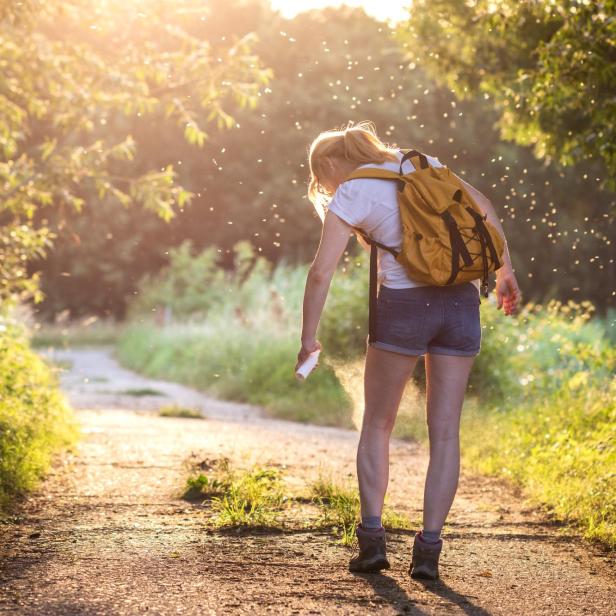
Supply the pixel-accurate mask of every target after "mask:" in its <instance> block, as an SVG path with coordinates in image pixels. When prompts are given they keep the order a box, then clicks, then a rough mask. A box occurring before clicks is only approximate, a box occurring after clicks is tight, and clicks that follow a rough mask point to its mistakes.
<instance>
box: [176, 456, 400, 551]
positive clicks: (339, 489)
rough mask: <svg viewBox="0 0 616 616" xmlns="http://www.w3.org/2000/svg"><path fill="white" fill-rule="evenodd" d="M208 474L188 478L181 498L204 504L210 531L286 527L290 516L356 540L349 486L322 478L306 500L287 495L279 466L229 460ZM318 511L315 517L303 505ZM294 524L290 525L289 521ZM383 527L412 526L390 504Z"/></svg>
mask: <svg viewBox="0 0 616 616" xmlns="http://www.w3.org/2000/svg"><path fill="white" fill-rule="evenodd" d="M206 468H207V469H208V470H209V471H210V473H209V474H204V473H203V472H199V473H198V474H196V475H194V476H191V477H189V478H188V479H187V481H186V485H185V487H184V492H183V495H182V497H183V498H184V499H186V500H189V501H198V502H201V503H202V504H205V505H207V506H208V509H209V511H210V513H211V517H210V520H209V522H210V524H211V525H212V526H213V527H214V528H235V527H268V528H280V529H282V528H284V527H285V526H287V525H288V524H289V518H290V517H291V518H292V520H293V522H295V523H296V521H297V520H300V524H302V525H303V526H302V527H304V528H306V527H313V528H327V529H329V530H331V531H332V532H333V534H334V535H335V536H336V537H338V540H339V542H340V543H341V544H342V545H351V544H352V543H353V542H354V540H355V528H356V526H357V523H358V521H359V512H360V505H359V493H358V491H357V489H356V488H354V487H352V486H351V485H349V484H344V485H343V484H340V483H336V482H334V481H332V479H331V478H326V477H324V476H323V475H322V474H321V475H319V477H318V478H317V479H316V480H315V481H314V482H312V483H310V484H309V485H308V492H307V494H308V496H305V495H303V494H289V493H287V492H286V485H285V481H284V476H283V474H282V472H281V471H280V469H278V468H268V467H262V466H258V465H255V466H253V467H252V468H250V469H247V470H237V469H233V468H232V466H231V464H230V461H229V459H228V458H219V459H217V460H215V461H214V462H208V464H207V465H204V470H205V469H206ZM306 502H307V503H308V504H309V505H311V506H313V507H316V510H317V512H316V515H315V516H314V519H313V516H312V515H311V511H308V512H307V511H306V510H305V509H303V508H302V507H301V505H304V504H306ZM293 522H292V523H293ZM383 524H384V525H385V526H387V527H388V528H390V529H394V528H399V529H400V528H404V529H408V528H410V527H411V523H410V521H409V519H408V518H407V517H406V516H404V515H403V514H400V513H398V512H396V511H394V510H393V509H391V508H390V507H389V506H387V505H386V506H385V509H384V512H383Z"/></svg>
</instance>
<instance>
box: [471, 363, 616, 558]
mask: <svg viewBox="0 0 616 616" xmlns="http://www.w3.org/2000/svg"><path fill="white" fill-rule="evenodd" d="M584 378H585V377H583V376H582V377H580V376H579V375H575V376H573V377H571V379H570V381H569V383H568V384H567V385H565V386H563V387H562V388H561V389H560V390H559V391H558V392H556V393H555V394H553V395H551V396H549V397H544V398H540V397H537V398H530V399H529V400H527V401H526V403H524V404H521V405H520V406H518V407H516V408H515V409H513V410H510V411H508V412H506V413H503V412H500V413H499V412H498V411H495V410H491V411H490V410H488V411H485V410H483V411H482V410H481V408H473V409H472V410H470V409H469V413H468V414H467V415H466V417H464V420H463V429H462V438H463V444H462V450H463V452H464V454H465V457H466V459H467V460H468V461H469V462H470V464H471V465H472V466H473V467H474V468H475V469H476V470H478V471H480V472H482V473H487V474H490V475H498V476H501V477H505V478H507V479H509V480H511V481H513V482H514V483H516V484H517V485H520V486H523V488H524V491H525V493H526V495H527V496H528V497H529V498H530V500H532V501H533V502H534V503H536V504H538V505H542V506H543V507H544V508H545V509H546V511H547V512H548V513H549V514H550V515H552V516H553V517H555V518H556V519H560V520H564V521H567V522H569V523H571V524H573V525H575V526H576V527H578V528H579V529H580V532H581V533H582V534H583V536H584V537H586V538H587V539H589V540H596V541H600V542H602V543H604V544H606V545H608V546H609V547H612V548H614V547H616V498H615V495H614V486H615V485H616V378H615V379H612V380H611V381H610V382H608V383H601V384H584ZM478 434H480V435H481V438H477V435H478Z"/></svg>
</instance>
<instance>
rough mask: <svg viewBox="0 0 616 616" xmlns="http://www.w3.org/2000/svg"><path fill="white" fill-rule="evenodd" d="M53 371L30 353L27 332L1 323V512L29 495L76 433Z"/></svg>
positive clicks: (9, 324)
mask: <svg viewBox="0 0 616 616" xmlns="http://www.w3.org/2000/svg"><path fill="white" fill-rule="evenodd" d="M55 372H57V370H54V368H52V367H50V366H49V365H48V364H47V363H46V362H45V361H44V360H43V359H41V358H40V357H39V356H38V355H36V353H34V352H33V351H32V350H31V349H30V347H29V344H28V340H27V337H26V332H25V330H23V329H22V328H21V327H18V326H17V325H16V324H14V323H11V322H10V321H8V320H0V509H2V510H6V509H7V508H9V507H10V505H11V504H12V503H13V502H14V501H15V500H16V499H17V498H18V497H20V496H22V495H23V494H25V493H26V492H27V491H28V490H31V489H33V488H34V487H36V485H37V484H38V481H39V480H40V478H41V477H42V476H43V474H44V473H45V472H46V471H47V470H48V468H49V466H50V464H51V460H52V457H53V455H54V454H55V453H56V452H58V451H60V450H61V449H63V448H67V447H70V446H71V445H72V444H74V443H75V442H76V440H77V438H78V428H77V424H76V421H75V419H74V417H73V414H72V411H71V409H70V408H69V406H68V404H67V402H66V400H65V399H64V398H63V396H62V395H61V393H60V392H59V390H58V384H57V380H56V374H55Z"/></svg>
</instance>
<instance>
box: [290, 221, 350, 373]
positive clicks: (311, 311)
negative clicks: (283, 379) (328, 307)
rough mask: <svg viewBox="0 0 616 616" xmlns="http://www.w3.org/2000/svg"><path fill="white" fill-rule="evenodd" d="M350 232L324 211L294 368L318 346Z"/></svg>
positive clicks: (306, 294) (342, 223) (307, 281)
mask: <svg viewBox="0 0 616 616" xmlns="http://www.w3.org/2000/svg"><path fill="white" fill-rule="evenodd" d="M350 232H351V226H350V225H348V224H347V223H346V222H344V220H342V219H341V218H339V217H338V216H336V214H334V213H333V212H329V211H328V212H327V214H326V215H325V220H324V221H323V230H322V233H321V241H320V243H319V248H318V249H317V254H316V256H315V258H314V261H313V262H312V265H311V266H310V270H309V271H308V277H307V279H306V288H305V290H304V306H303V319H302V348H301V350H300V352H299V354H298V356H297V359H298V361H297V365H299V364H301V363H302V362H303V361H304V360H305V359H306V358H307V357H308V355H309V354H310V353H311V352H312V351H315V350H316V349H317V348H320V347H321V345H320V344H319V343H318V342H317V340H316V334H317V327H318V325H319V320H320V318H321V313H322V312H323V306H324V305H325V300H326V299H327V292H328V291H329V285H330V283H331V280H332V278H333V276H334V272H335V271H336V267H337V265H338V261H339V260H340V257H341V256H342V253H343V252H344V249H345V248H346V246H347V244H348V242H349V237H350V235H351V233H350ZM296 368H297V366H296Z"/></svg>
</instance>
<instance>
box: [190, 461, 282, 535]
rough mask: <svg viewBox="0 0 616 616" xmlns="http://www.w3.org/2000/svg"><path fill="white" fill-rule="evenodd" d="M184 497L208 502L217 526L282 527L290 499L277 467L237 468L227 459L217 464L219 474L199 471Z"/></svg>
mask: <svg viewBox="0 0 616 616" xmlns="http://www.w3.org/2000/svg"><path fill="white" fill-rule="evenodd" d="M184 498H185V499H187V500H201V501H203V502H207V503H208V504H209V505H210V509H211V512H212V517H211V519H210V522H211V524H212V525H213V526H214V527H215V528H225V527H255V526H259V527H263V526H266V527H276V526H278V527H279V526H280V525H281V521H280V513H281V512H282V510H283V509H284V506H285V502H286V500H287V499H286V497H285V495H284V484H283V481H282V478H281V473H280V471H279V470H278V469H272V468H262V467H259V466H255V467H253V468H251V469H249V470H246V471H237V470H235V469H232V468H231V466H230V464H229V461H228V459H225V460H223V462H222V463H221V464H220V465H219V466H218V468H217V475H216V476H207V475H204V474H202V473H200V474H199V475H197V476H196V477H191V478H189V479H188V480H187V482H186V489H185V492H184Z"/></svg>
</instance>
